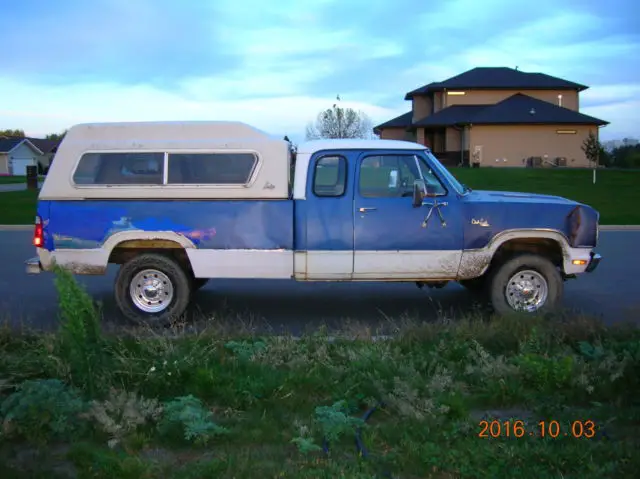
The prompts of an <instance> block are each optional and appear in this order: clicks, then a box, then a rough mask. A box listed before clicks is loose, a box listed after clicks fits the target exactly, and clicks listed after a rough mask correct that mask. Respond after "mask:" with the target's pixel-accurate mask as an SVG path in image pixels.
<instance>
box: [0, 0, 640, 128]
mask: <svg viewBox="0 0 640 479" xmlns="http://www.w3.org/2000/svg"><path fill="white" fill-rule="evenodd" d="M9 5H10V6H8V7H6V8H4V9H3V11H2V17H3V20H5V21H4V22H3V28H2V29H0V42H1V44H2V45H3V61H2V62H0V88H2V91H3V92H10V94H8V95H4V96H3V98H2V100H1V101H0V123H1V125H0V126H2V127H6V128H13V127H23V128H25V129H26V130H30V131H37V132H42V133H48V132H50V131H58V130H61V129H63V128H66V127H68V126H69V124H70V123H74V122H85V121H93V120H109V119H113V120H127V119H129V120H131V119H158V118H161V119H222V120H224V119H238V120H242V121H246V122H247V123H251V124H255V125H256V126H258V127H260V128H263V129H266V130H267V131H273V132H276V133H280V132H282V133H283V134H284V133H287V134H289V135H290V136H294V137H295V136H296V135H300V134H301V132H303V131H304V126H305V125H306V123H307V122H308V121H310V120H313V119H314V118H315V116H316V114H317V112H318V111H319V110H321V109H323V108H326V107H328V106H330V105H331V104H332V103H333V101H334V98H335V96H336V95H337V94H340V95H341V97H342V98H343V103H344V104H352V105H354V106H356V107H357V108H358V109H362V110H364V111H365V112H367V113H368V114H369V115H370V116H371V117H372V120H373V121H374V124H376V123H380V122H383V121H386V120H388V119H390V118H392V117H394V116H397V115H399V114H401V113H404V112H405V111H407V110H408V109H409V107H410V106H409V103H408V102H405V101H404V94H405V93H406V92H407V91H409V90H413V89H414V88H417V87H419V86H422V85H424V84H426V83H430V82H432V81H441V80H445V79H446V78H448V77H451V76H454V75H457V74H459V73H462V72H464V71H466V70H468V69H471V68H474V67H476V66H511V67H513V66H516V65H517V66H519V68H520V69H521V70H524V71H539V72H543V73H547V74H550V75H555V76H560V77H563V78H566V79H567V80H571V81H576V82H579V83H583V84H586V85H589V86H590V89H589V90H587V91H586V92H584V93H582V94H581V106H582V107H584V111H585V113H587V111H589V112H590V113H588V114H593V115H594V116H599V117H601V118H603V119H605V120H608V121H610V122H611V125H609V126H607V127H606V128H605V129H603V134H604V131H605V130H607V131H609V132H612V133H611V134H616V133H615V132H618V131H620V132H622V131H625V132H626V131H628V129H630V128H637V127H635V126H630V125H634V124H637V119H636V121H635V122H633V121H631V120H630V118H632V117H630V116H629V115H633V112H634V110H633V108H632V107H630V106H629V105H633V102H634V101H635V100H636V99H637V98H638V96H639V95H638V94H639V93H640V92H639V90H638V88H639V85H640V64H639V63H638V62H637V61H634V59H636V58H638V57H640V31H638V29H637V24H636V23H637V21H635V20H634V19H637V18H638V14H640V4H638V3H637V0H608V1H607V2H606V3H603V2H598V1H595V0H564V1H563V2H561V3H558V2H556V1H555V0H553V1H552V0H536V2H535V4H523V3H522V2H513V1H512V0H486V1H483V2H478V1H477V0H436V1H434V2H422V3H416V2H415V1H414V0H395V1H394V2H388V1H383V0H351V1H349V2H341V1H339V0H307V1H305V2H300V1H298V0H280V1H279V2H272V3H269V4H265V3H264V2H259V1H257V0H242V1H241V0H198V1H192V2H180V1H178V0H136V2H129V0H94V1H92V2H86V1H82V0H60V1H58V2H47V1H45V0H22V1H21V2H14V3H11V4H9ZM34 12H37V14H35V13H34ZM25 32H27V33H25ZM349 102H351V103H349ZM587 108H588V109H589V110H587ZM636 111H637V110H636ZM594 112H595V113H594ZM596 113H597V114H596ZM629 122H630V123H629ZM296 132H298V133H296ZM638 135H640V133H638V134H636V136H638Z"/></svg>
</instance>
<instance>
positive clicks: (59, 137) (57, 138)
mask: <svg viewBox="0 0 640 479" xmlns="http://www.w3.org/2000/svg"><path fill="white" fill-rule="evenodd" d="M66 134H67V130H64V131H63V132H62V133H49V134H48V135H47V136H45V138H46V139H47V140H55V141H58V142H60V141H62V139H63V138H64V135H66Z"/></svg>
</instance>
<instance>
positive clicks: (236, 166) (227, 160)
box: [167, 153, 258, 185]
mask: <svg viewBox="0 0 640 479" xmlns="http://www.w3.org/2000/svg"><path fill="white" fill-rule="evenodd" d="M168 161H169V174H168V178H167V183H168V184H174V185H175V184H179V185H193V184H200V185H204V184H206V185H246V184H247V183H249V182H250V180H251V177H252V176H253V172H254V171H255V168H256V165H257V163H258V158H257V156H256V155H254V154H253V153H169V160H168Z"/></svg>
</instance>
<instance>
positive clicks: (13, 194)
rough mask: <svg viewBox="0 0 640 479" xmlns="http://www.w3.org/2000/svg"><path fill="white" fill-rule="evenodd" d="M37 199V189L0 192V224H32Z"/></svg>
mask: <svg viewBox="0 0 640 479" xmlns="http://www.w3.org/2000/svg"><path fill="white" fill-rule="evenodd" d="M37 199H38V190H22V191H7V192H0V224H2V225H31V224H33V221H34V218H35V216H36V202H37Z"/></svg>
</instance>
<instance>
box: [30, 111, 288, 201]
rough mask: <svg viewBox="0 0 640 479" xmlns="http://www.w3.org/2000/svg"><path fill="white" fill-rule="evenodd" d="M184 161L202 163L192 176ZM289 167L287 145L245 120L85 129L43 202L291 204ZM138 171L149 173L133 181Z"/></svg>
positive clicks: (61, 158)
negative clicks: (129, 172)
mask: <svg viewBox="0 0 640 479" xmlns="http://www.w3.org/2000/svg"><path fill="white" fill-rule="evenodd" d="M196 155H197V156H196ZM123 159H124V160H126V162H127V163H126V165H125V166H122V165H124V162H123ZM185 159H190V160H194V159H195V160H194V161H191V162H189V164H190V165H199V166H198V167H197V168H195V167H193V166H192V167H191V171H189V172H188V174H186V175H184V174H181V171H182V170H183V169H184V168H183V167H184V166H185V165H186V164H187V162H186V161H185ZM290 162H291V155H290V151H289V144H288V143H287V142H286V141H285V140H279V139H276V138H274V137H272V136H271V135H269V134H267V133H265V132H263V131H261V130H259V129H257V128H254V127H252V126H250V125H247V124H245V123H241V122H229V121H210V122H191V121H190V122H141V123H133V122H131V123H129V122H125V123H94V124H80V125H75V126H73V127H72V128H70V129H69V131H68V132H67V134H66V136H65V138H64V140H63V141H62V143H61V145H60V147H59V149H58V152H57V154H56V156H55V159H54V161H53V162H52V164H51V168H50V170H49V173H48V175H47V178H46V180H45V182H44V184H43V186H42V189H41V190H40V196H39V199H40V200H62V199H103V198H104V199H107V198H108V199H117V198H132V199H133V198H139V199H151V198H163V199H171V198H181V199H185V198H194V199H204V198H222V199H245V198H246V199H286V198H288V197H289V175H290V171H291V170H290ZM131 165H134V167H135V168H148V169H149V171H148V173H149V175H148V176H147V177H144V176H141V175H139V174H136V175H130V176H129V177H127V176H126V173H127V168H129V169H130V168H131ZM209 169H211V173H212V174H210V175H208V178H206V176H207V175H206V174H205V173H206V172H207V171H208V170H209ZM98 170H100V171H103V172H105V173H104V174H102V175H101V174H100V173H98ZM227 170H228V171H227ZM138 172H139V170H138V171H137V172H136V173H138ZM99 176H100V177H99ZM185 176H186V177H188V179H186V180H185ZM141 177H144V178H146V179H145V180H144V181H143V182H142V183H141V182H140V180H139V178H141ZM134 178H135V179H134ZM211 178H213V179H211Z"/></svg>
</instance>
